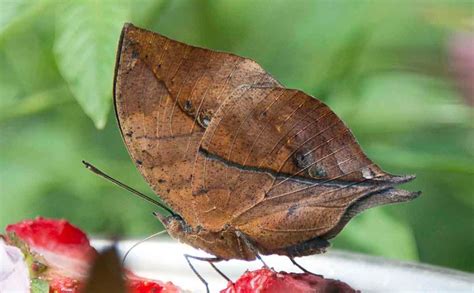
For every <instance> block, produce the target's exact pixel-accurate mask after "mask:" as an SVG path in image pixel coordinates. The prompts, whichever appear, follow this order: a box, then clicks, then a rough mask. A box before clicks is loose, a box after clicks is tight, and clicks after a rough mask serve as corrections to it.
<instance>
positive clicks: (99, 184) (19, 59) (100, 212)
mask: <svg viewBox="0 0 474 293" xmlns="http://www.w3.org/2000/svg"><path fill="white" fill-rule="evenodd" d="M0 5H1V7H0V94H1V99H0V148H1V149H0V151H1V157H0V172H1V177H0V178H1V195H0V226H2V227H3V226H5V225H6V224H7V223H12V222H15V221H19V220H21V219H24V218H28V217H35V216H37V215H43V216H47V217H64V218H67V219H69V220H71V221H72V222H73V223H74V224H76V225H78V226H80V227H82V228H84V229H85V230H86V231H87V232H89V233H92V234H93V235H102V236H104V235H105V236H106V235H117V234H118V235H123V236H124V237H144V236H146V235H149V234H152V233H153V232H156V231H157V230H159V229H161V226H160V225H159V224H158V221H156V220H155V219H154V218H153V217H152V216H151V212H152V210H153V208H152V207H150V206H148V205H147V204H146V203H144V202H142V201H140V200H138V199H136V198H134V197H132V196H130V195H129V194H127V193H126V192H124V191H122V190H120V189H118V188H116V187H115V186H113V185H112V184H110V183H108V182H104V180H102V179H100V178H98V177H96V176H93V175H92V174H91V173H89V172H87V171H86V170H85V169H84V168H83V166H82V164H81V160H82V159H86V160H89V161H91V162H93V163H94V164H96V165H97V166H99V167H101V168H102V169H104V170H106V171H107V172H108V173H110V174H111V175H113V176H114V177H116V178H118V179H120V180H122V181H124V182H126V183H128V184H129V185H131V186H134V187H137V188H138V189H139V190H143V191H146V192H147V193H149V194H152V192H151V190H150V189H149V187H148V186H147V184H146V183H145V181H144V180H143V179H142V177H141V176H140V175H139V173H138V171H137V170H136V168H135V167H134V165H133V164H132V163H131V160H130V159H129V157H128V154H127V152H126V150H125V147H124V145H123V143H122V140H121V137H120V135H119V131H118V128H117V125H116V122H115V117H114V114H113V113H112V112H113V111H111V109H112V108H111V101H112V100H111V92H112V77H113V66H114V62H115V50H116V45H117V41H118V37H119V34H120V30H121V27H122V25H123V23H124V22H126V21H128V22H133V23H134V24H136V25H139V26H142V27H145V28H148V29H150V30H154V31H157V32H160V33H162V34H165V35H167V36H169V37H172V38H174V39H177V40H180V41H184V42H187V43H190V44H193V45H198V46H204V47H208V48H212V49H216V50H224V51H229V52H233V53H236V54H240V55H244V56H247V57H250V58H252V59H254V60H256V61H257V62H259V63H260V64H262V66H263V67H264V68H265V69H266V70H267V71H269V72H270V73H271V74H272V75H273V76H274V77H276V78H277V79H278V80H280V81H281V82H282V83H283V84H284V85H286V86H287V87H291V88H300V89H303V90H305V91H306V92H308V93H310V94H312V95H314V96H316V97H318V98H319V99H321V100H324V101H325V102H326V103H328V104H329V105H330V106H331V107H332V108H333V110H334V111H335V112H336V113H338V114H339V115H340V116H341V117H342V118H343V120H344V121H346V122H347V124H348V125H349V126H350V127H351V129H352V130H353V132H354V133H355V135H356V137H357V138H358V140H359V142H360V143H361V145H362V147H363V148H364V150H365V151H366V152H367V153H368V155H369V157H371V158H372V159H373V160H374V161H375V162H377V163H378V164H379V165H380V166H382V168H384V169H385V170H387V171H389V172H392V173H399V174H411V173H415V174H417V175H418V178H417V179H416V180H415V181H414V182H413V183H411V184H409V185H407V186H406V188H407V189H410V190H422V191H423V195H422V197H420V198H419V199H417V200H415V201H413V202H410V203H406V204H400V205H396V206H386V207H382V208H376V209H372V210H370V211H368V212H366V213H364V214H363V215H361V216H359V217H357V218H356V219H354V220H353V221H352V222H351V223H350V224H349V225H348V226H347V227H346V229H345V230H344V231H343V232H342V233H341V234H340V235H339V236H338V237H337V238H336V239H335V240H334V241H333V244H334V247H336V248H343V249H348V250H352V251H359V252H364V253H369V254H373V255H380V256H385V257H390V258H395V259H404V260H414V261H422V262H426V263H431V264H436V265H442V266H448V267H452V268H456V269H461V270H466V271H471V272H472V271H474V255H473V247H474V195H473V191H472V189H473V187H474V186H473V182H474V147H473V144H474V133H473V129H474V127H473V126H474V123H473V117H474V116H473V108H472V105H473V104H474V102H473V95H474V94H473V90H472V89H473V87H472V86H473V84H474V80H472V77H473V76H472V72H474V69H473V63H474V56H473V54H474V53H472V52H474V50H472V52H471V51H470V50H469V46H470V48H471V49H472V48H474V39H473V35H472V33H473V32H472V30H473V28H474V17H473V10H474V6H473V5H474V4H473V2H472V1H466V2H460V1H388V0H387V1H350V0H348V1H290V0H288V1H255V0H246V1H204V0H201V1H184V0H170V1H158V0H155V1H153V0H139V1H132V0H130V1H67V2H66V1H58V0H56V1H55V0H52V1H51V0H50V1H48V0H36V1H25V0H17V1H9V0H0ZM469 105H471V106H469Z"/></svg>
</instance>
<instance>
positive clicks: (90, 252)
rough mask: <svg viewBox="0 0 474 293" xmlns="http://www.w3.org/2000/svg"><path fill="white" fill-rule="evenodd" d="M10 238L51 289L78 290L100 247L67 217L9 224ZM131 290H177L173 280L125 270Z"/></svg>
mask: <svg viewBox="0 0 474 293" xmlns="http://www.w3.org/2000/svg"><path fill="white" fill-rule="evenodd" d="M6 231H7V236H8V240H9V242H11V243H13V244H14V245H16V246H18V247H20V248H21V249H22V250H23V253H24V254H25V258H26V262H27V265H28V267H29V268H30V277H31V278H37V279H38V280H43V281H46V282H48V285H49V289H50V292H51V293H79V292H80V291H81V288H82V287H83V286H84V282H85V280H86V277H87V274H88V272H89V269H90V266H91V264H92V263H93V260H94V258H95V257H96V256H97V255H98V253H97V251H96V250H95V249H94V248H93V247H92V246H91V245H90V242H89V239H88V238H87V235H86V234H85V233H84V232H82V231H81V230H80V229H79V228H77V227H75V226H73V225H71V224H70V223H69V222H67V221H66V220H56V219H45V218H42V217H38V218H36V219H34V220H24V221H22V222H19V223H16V224H12V225H8V226H7V228H6ZM124 274H125V276H126V282H127V285H128V288H129V292H130V293H145V292H146V293H148V292H156V293H159V292H162V293H175V292H180V289H179V288H178V287H176V286H174V285H173V284H172V283H170V282H168V283H162V282H159V281H153V280H148V279H143V278H140V277H137V276H135V275H134V274H133V273H131V272H130V271H127V270H125V272H124Z"/></svg>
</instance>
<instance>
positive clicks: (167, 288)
mask: <svg viewBox="0 0 474 293" xmlns="http://www.w3.org/2000/svg"><path fill="white" fill-rule="evenodd" d="M126 279H127V285H128V289H129V292H130V293H149V292H152V293H179V292H181V289H180V288H179V287H176V286H175V285H174V284H173V283H171V282H166V283H163V282H160V281H155V280H149V279H145V278H140V277H138V276H135V275H134V274H133V273H131V272H127V271H126Z"/></svg>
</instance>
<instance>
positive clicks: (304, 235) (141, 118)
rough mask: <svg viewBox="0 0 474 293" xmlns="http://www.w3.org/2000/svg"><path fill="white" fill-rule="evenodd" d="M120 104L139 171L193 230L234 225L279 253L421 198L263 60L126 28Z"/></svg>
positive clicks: (118, 80)
mask: <svg viewBox="0 0 474 293" xmlns="http://www.w3.org/2000/svg"><path fill="white" fill-rule="evenodd" d="M115 106H116V112H117V116H118V120H119V124H120V128H121V131H122V134H123V136H124V139H125V142H126V145H127V147H128V149H129V152H130V154H131V156H132V158H133V159H134V160H135V162H136V164H137V167H138V168H139V170H140V171H141V173H142V174H143V175H144V177H145V178H146V180H147V181H148V182H149V183H150V185H151V186H152V188H153V189H154V191H155V192H156V193H157V194H159V195H160V196H161V198H162V199H163V200H164V201H165V202H167V203H168V204H169V205H170V206H171V207H172V208H173V209H174V210H175V211H176V212H177V213H179V214H180V215H181V216H182V217H183V218H184V219H185V220H186V221H187V223H188V224H190V225H191V226H193V227H196V226H197V225H200V226H202V227H204V228H206V229H208V230H211V231H220V230H221V229H222V228H223V227H224V226H226V225H229V224H230V225H233V226H235V227H236V228H238V229H239V230H241V231H243V232H244V233H245V234H246V235H248V236H249V237H250V238H251V239H252V240H254V241H255V242H257V243H258V245H259V246H260V249H262V250H263V251H267V252H269V253H271V252H272V251H275V250H277V249H279V248H282V247H284V246H290V245H294V244H298V243H301V242H303V241H306V240H308V239H311V238H314V237H317V236H321V237H325V238H330V237H332V236H334V235H335V234H337V233H338V232H339V231H340V229H342V227H343V226H344V225H345V223H347V221H348V220H349V219H350V218H351V217H352V216H353V215H355V214H356V213H357V212H360V211H361V210H363V209H365V208H368V207H371V206H373V205H377V204H384V203H389V202H397V201H402V200H408V199H410V198H413V197H414V196H415V194H412V193H407V192H404V191H398V190H395V189H393V188H392V186H393V185H395V184H398V183H402V182H405V181H407V180H409V179H411V177H396V176H392V175H390V174H387V173H385V172H383V171H382V170H381V169H380V168H379V167H378V166H376V165H375V164H374V163H373V162H372V161H370V160H369V159H368V158H367V157H366V156H365V154H364V153H363V152H362V150H361V149H360V147H359V145H358V144H357V142H356V141H355V139H354V137H353V136H352V134H351V132H350V131H349V129H348V128H347V127H346V126H345V125H344V124H343V122H342V121H341V120H340V119H339V118H338V117H337V116H336V115H335V114H334V113H333V112H332V111H331V110H330V109H329V108H328V107H327V106H326V105H324V104H323V103H321V102H320V101H318V100H316V99H314V98H312V97H310V96H308V95H306V94H305V93H302V92H300V91H297V90H290V89H284V88H282V87H281V85H280V84H279V83H278V82H277V81H275V80H274V79H273V78H272V77H271V76H269V75H268V74H267V73H266V72H265V71H264V70H263V69H262V68H261V67H260V66H258V64H256V63H255V62H253V61H251V60H249V59H245V58H241V57H238V56H235V55H232V54H226V53H218V52H213V51H210V50H206V49H200V48H196V47H192V46H187V45H185V44H182V43H179V42H176V41H172V40H170V39H167V38H165V37H162V36H160V35H158V34H155V33H151V32H148V31H144V30H141V29H138V28H136V27H133V26H131V25H127V26H126V27H125V28H124V31H123V36H122V40H121V44H120V47H119V60H118V62H117V69H116V82H115Z"/></svg>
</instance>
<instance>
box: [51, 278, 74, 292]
mask: <svg viewBox="0 0 474 293" xmlns="http://www.w3.org/2000/svg"><path fill="white" fill-rule="evenodd" d="M81 285H82V284H81V283H80V282H79V281H78V280H75V279H71V278H67V277H64V278H63V277H57V278H54V279H52V280H51V281H50V282H49V292H50V293H78V292H80V287H81Z"/></svg>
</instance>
